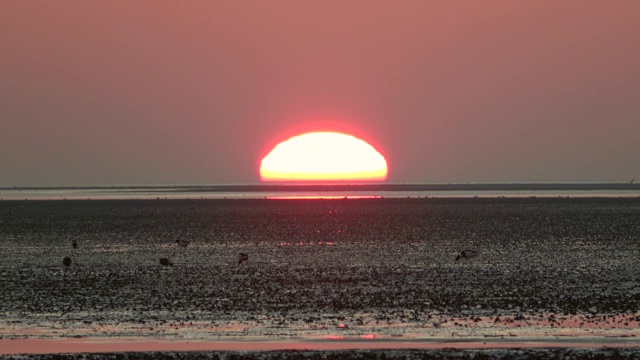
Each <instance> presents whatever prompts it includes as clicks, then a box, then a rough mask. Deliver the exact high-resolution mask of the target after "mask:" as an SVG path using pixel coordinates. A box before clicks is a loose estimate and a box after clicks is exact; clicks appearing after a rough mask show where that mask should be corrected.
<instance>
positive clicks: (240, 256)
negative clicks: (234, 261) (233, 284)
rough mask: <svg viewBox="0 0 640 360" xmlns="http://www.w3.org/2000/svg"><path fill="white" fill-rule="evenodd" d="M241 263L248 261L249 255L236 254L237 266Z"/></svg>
mask: <svg viewBox="0 0 640 360" xmlns="http://www.w3.org/2000/svg"><path fill="white" fill-rule="evenodd" d="M243 261H249V255H247V254H245V253H240V254H238V264H242V262H243Z"/></svg>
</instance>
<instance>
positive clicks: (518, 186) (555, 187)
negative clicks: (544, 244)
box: [0, 182, 640, 193]
mask: <svg viewBox="0 0 640 360" xmlns="http://www.w3.org/2000/svg"><path fill="white" fill-rule="evenodd" d="M0 190H5V191H6V190H16V191H20V190H36V191H37V190H121V191H129V190H133V191H138V190H144V191H148V192H158V193H162V192H167V191H171V192H185V193H188V192H202V191H206V192H225V191H235V192H298V191H300V192H304V191H307V192H310V191H312V192H329V191H602V190H638V191H640V183H630V182H628V183H473V184H331V185H322V184H253V185H159V186H153V185H140V186H136V185H134V186H120V185H118V186H51V187H47V186H42V187H34V186H25V187H21V186H14V187H0Z"/></svg>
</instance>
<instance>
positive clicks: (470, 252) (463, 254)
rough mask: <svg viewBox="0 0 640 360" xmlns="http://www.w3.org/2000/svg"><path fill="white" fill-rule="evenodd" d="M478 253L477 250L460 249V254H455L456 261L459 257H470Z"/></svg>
mask: <svg viewBox="0 0 640 360" xmlns="http://www.w3.org/2000/svg"><path fill="white" fill-rule="evenodd" d="M478 255H480V252H479V251H475V250H462V251H460V254H458V256H456V261H458V260H460V258H462V259H471V258H473V257H476V256H478Z"/></svg>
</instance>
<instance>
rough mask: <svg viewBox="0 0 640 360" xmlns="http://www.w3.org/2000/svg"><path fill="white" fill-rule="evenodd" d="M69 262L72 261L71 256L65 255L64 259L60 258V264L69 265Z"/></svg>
mask: <svg viewBox="0 0 640 360" xmlns="http://www.w3.org/2000/svg"><path fill="white" fill-rule="evenodd" d="M71 262H72V261H71V258H70V257H68V256H66V257H65V258H64V260H62V264H64V266H66V267H69V266H71Z"/></svg>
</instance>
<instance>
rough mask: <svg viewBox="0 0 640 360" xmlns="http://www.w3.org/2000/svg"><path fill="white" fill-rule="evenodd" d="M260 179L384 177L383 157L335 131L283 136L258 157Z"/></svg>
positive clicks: (366, 146) (363, 179)
mask: <svg viewBox="0 0 640 360" xmlns="http://www.w3.org/2000/svg"><path fill="white" fill-rule="evenodd" d="M260 177H261V178H262V181H384V180H385V179H386V178H387V161H386V160H385V158H384V156H382V155H381V154H380V153H379V152H378V151H377V150H376V149H374V148H373V146H371V145H369V144H368V143H367V142H365V141H363V140H361V139H358V138H356V137H354V136H351V135H348V134H343V133H337V132H311V133H306V134H302V135H298V136H294V137H292V138H290V139H288V140H285V141H283V142H281V143H279V144H278V145H276V147H274V148H273V150H271V152H269V154H268V155H267V156H265V157H264V159H262V163H261V165H260Z"/></svg>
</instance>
